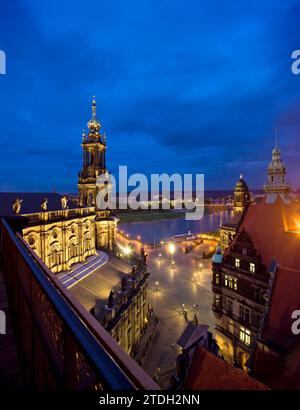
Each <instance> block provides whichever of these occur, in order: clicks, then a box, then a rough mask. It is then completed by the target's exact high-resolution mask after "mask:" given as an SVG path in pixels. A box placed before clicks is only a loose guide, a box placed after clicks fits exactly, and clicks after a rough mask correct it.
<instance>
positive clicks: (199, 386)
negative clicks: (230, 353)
mask: <svg viewBox="0 0 300 410" xmlns="http://www.w3.org/2000/svg"><path fill="white" fill-rule="evenodd" d="M184 388H185V389H188V390H267V389H268V388H267V387H266V386H265V385H263V384H262V383H260V382H258V381H257V380H255V379H252V378H251V377H250V376H248V375H247V374H246V373H245V372H243V371H242V370H240V369H237V368H235V367H233V366H232V365H231V364H229V363H227V362H225V361H224V360H222V359H220V358H219V357H216V356H215V355H213V354H212V353H210V352H209V351H207V350H206V349H204V348H202V347H199V346H198V347H197V348H196V349H195V353H194V356H193V359H192V363H191V366H190V368H189V371H188V376H187V379H186V382H185V385H184Z"/></svg>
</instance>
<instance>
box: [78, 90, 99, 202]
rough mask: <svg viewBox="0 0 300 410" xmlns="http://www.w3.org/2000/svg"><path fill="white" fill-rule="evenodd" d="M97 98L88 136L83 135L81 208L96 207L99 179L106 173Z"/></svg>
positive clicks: (80, 173) (79, 188)
mask: <svg viewBox="0 0 300 410" xmlns="http://www.w3.org/2000/svg"><path fill="white" fill-rule="evenodd" d="M96 108H97V107H96V98H95V97H93V101H92V118H91V119H90V121H89V122H88V123H87V126H88V134H87V135H86V133H85V131H83V133H82V144H81V146H82V152H83V165H82V170H81V171H80V172H79V178H78V193H79V205H80V206H96V196H97V185H96V181H97V177H98V175H100V174H105V173H106V164H105V153H106V137H105V133H103V134H102V133H100V128H101V124H100V122H99V121H98V120H97V117H96Z"/></svg>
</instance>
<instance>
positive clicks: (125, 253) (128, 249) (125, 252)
mask: <svg viewBox="0 0 300 410" xmlns="http://www.w3.org/2000/svg"><path fill="white" fill-rule="evenodd" d="M123 252H124V255H125V256H129V255H130V254H131V248H130V247H129V246H125V247H124V249H123Z"/></svg>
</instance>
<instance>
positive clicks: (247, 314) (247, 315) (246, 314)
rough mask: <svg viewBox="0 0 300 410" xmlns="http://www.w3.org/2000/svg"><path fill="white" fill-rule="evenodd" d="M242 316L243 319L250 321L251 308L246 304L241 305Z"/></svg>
mask: <svg viewBox="0 0 300 410" xmlns="http://www.w3.org/2000/svg"><path fill="white" fill-rule="evenodd" d="M240 318H241V319H242V320H243V321H245V322H247V323H250V309H249V308H247V307H246V306H243V305H240Z"/></svg>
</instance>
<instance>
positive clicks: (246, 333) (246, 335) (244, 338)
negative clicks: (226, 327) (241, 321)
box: [240, 326, 251, 346]
mask: <svg viewBox="0 0 300 410" xmlns="http://www.w3.org/2000/svg"><path fill="white" fill-rule="evenodd" d="M240 341H241V342H243V343H245V345H247V346H249V345H250V343H251V333H250V330H248V329H246V328H245V327H243V326H240Z"/></svg>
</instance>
